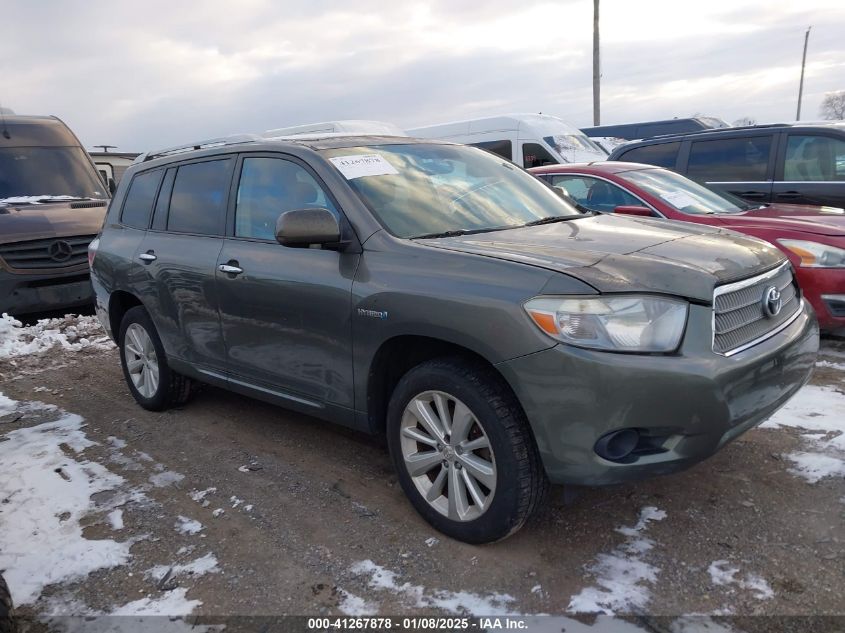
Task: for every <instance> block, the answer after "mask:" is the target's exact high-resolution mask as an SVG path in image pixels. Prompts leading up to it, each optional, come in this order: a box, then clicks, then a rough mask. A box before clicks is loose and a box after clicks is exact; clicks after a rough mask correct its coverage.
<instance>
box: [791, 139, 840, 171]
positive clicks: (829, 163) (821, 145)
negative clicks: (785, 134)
mask: <svg viewBox="0 0 845 633" xmlns="http://www.w3.org/2000/svg"><path fill="white" fill-rule="evenodd" d="M783 179H784V180H792V181H829V180H845V140H842V139H838V138H832V137H829V136H819V135H798V134H795V135H793V134H790V135H789V138H788V140H787V143H786V158H785V162H784V166H783Z"/></svg>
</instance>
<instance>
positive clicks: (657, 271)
mask: <svg viewBox="0 0 845 633" xmlns="http://www.w3.org/2000/svg"><path fill="white" fill-rule="evenodd" d="M420 243H423V244H426V245H428V246H432V247H435V248H444V249H449V250H455V251H461V252H465V253H473V254H476V255H483V256H486V257H495V258H498V259H505V260H509V261H514V262H520V263H523V264H529V265H533V266H538V267H541V268H546V269H548V270H552V271H556V272H561V273H564V274H567V275H570V276H572V277H576V278H578V279H580V280H581V281H584V282H586V283H588V284H590V285H591V286H593V287H594V288H595V289H596V290H598V291H599V292H632V291H636V292H654V293H660V294H671V295H675V296H681V297H686V298H688V299H692V300H694V301H699V302H704V303H710V302H712V300H713V289H714V287H715V286H717V285H720V284H723V283H728V282H731V281H736V280H738V279H744V278H747V277H753V276H754V275H757V274H760V273H762V272H764V271H767V270H770V269H772V268H774V267H776V266H778V265H779V264H781V263H782V262H784V261H786V258H785V257H784V256H783V254H782V253H781V252H780V251H779V250H778V249H776V248H775V247H773V246H771V245H770V244H768V243H766V242H763V241H762V240H757V239H755V238H749V237H745V236H742V235H739V234H737V233H732V232H728V231H724V230H721V229H718V228H713V227H708V226H701V225H692V224H688V223H683V222H667V221H665V220H650V219H647V218H624V217H619V216H611V215H598V216H587V217H584V218H579V219H575V220H568V221H564V222H558V223H555V224H546V225H542V226H533V227H522V228H516V229H507V230H503V231H493V232H490V233H478V234H475V235H463V236H458V237H446V238H438V239H429V240H421V241H420Z"/></svg>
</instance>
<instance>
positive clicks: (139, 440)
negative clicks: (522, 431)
mask: <svg viewBox="0 0 845 633" xmlns="http://www.w3.org/2000/svg"><path fill="white" fill-rule="evenodd" d="M823 352H824V353H823V356H822V359H821V360H822V362H821V363H820V365H819V367H818V370H817V372H816V374H815V377H814V379H813V384H814V385H817V386H822V387H824V388H823V389H820V390H817V392H813V393H817V395H818V394H821V395H818V398H819V400H818V406H819V410H818V411H809V412H808V411H807V406H808V405H807V402H808V400H807V397H805V398H804V402H803V405H802V404H801V403H799V405H798V406H797V409H796V411H795V412H794V413H795V415H800V414H801V412H802V410H803V412H804V419H805V420H811V419H813V418H818V419H819V421H820V423H819V425H818V429H816V428H814V427H815V425H813V424H809V423H808V424H806V425H802V426H805V427H806V428H804V429H802V428H799V426H796V425H795V424H794V423H792V424H789V425H787V426H783V427H780V428H759V429H755V430H753V431H751V432H749V433H748V434H746V435H745V436H743V437H741V438H740V439H739V440H738V441H736V442H734V443H733V444H731V445H729V446H728V447H727V448H726V449H724V450H723V451H722V452H721V453H719V454H717V455H716V456H715V457H713V458H712V459H710V460H709V461H707V462H705V463H703V464H700V465H698V466H697V467H695V468H693V469H691V470H689V471H687V472H685V473H682V474H679V475H674V476H671V477H666V478H662V479H656V480H651V481H646V482H641V483H637V484H631V485H624V486H618V487H613V488H605V489H588V490H578V491H573V492H575V493H577V494H574V495H573V494H570V493H569V492H566V493H565V491H564V490H563V489H560V488H556V489H553V494H552V497H551V499H550V500H549V501H548V503H547V505H546V507H545V509H544V510H543V511H542V512H541V513H540V515H539V516H537V517H536V518H535V520H533V521H532V522H531V523H530V524H529V525H527V526H526V528H524V529H523V530H522V531H521V532H519V533H518V534H516V535H515V536H513V537H511V538H509V539H507V540H506V541H504V542H501V543H498V544H495V545H489V546H483V547H475V546H469V545H464V544H462V543H458V542H454V541H451V540H449V539H447V538H445V537H442V536H441V535H440V534H438V533H436V532H435V531H434V530H433V529H431V528H430V527H429V526H428V525H427V524H426V523H424V522H423V521H422V520H421V519H420V518H419V517H418V516H417V515H416V514H415V512H414V511H413V509H412V508H411V506H410V505H409V503H408V502H407V501H406V500H405V497H404V496H403V494H402V491H401V489H400V488H399V486H398V484H397V482H396V477H395V475H394V474H393V472H392V468H391V465H390V462H389V460H388V456H387V454H386V451H385V450H384V449H383V448H382V447H381V445H380V444H379V443H378V442H377V441H375V440H373V439H371V438H368V437H365V436H361V435H358V434H355V433H352V432H349V431H346V430H343V429H340V428H336V427H333V426H330V425H327V424H324V423H321V422H320V421H317V420H315V419H312V418H309V417H306V416H302V415H297V414H292V413H290V412H287V411H284V410H282V409H278V408H274V407H272V406H269V405H266V404H263V403H260V402H256V401H253V400H250V399H247V398H245V397H241V396H238V395H234V394H231V393H227V392H224V391H221V390H218V389H213V388H206V389H204V390H203V391H202V392H201V393H200V394H199V395H198V396H197V397H196V399H195V400H193V401H192V402H191V403H189V404H188V405H187V406H185V407H184V408H182V409H179V410H174V411H169V412H167V413H150V412H147V411H144V410H142V409H141V408H140V407H138V406H137V405H136V404H135V403H134V401H133V400H132V398H131V396H130V395H129V393H128V390H127V388H126V386H125V384H124V382H123V377H122V374H121V372H120V367H119V364H118V357H117V353H116V351H115V350H114V349H100V348H98V347H97V346H92V347H86V348H83V349H81V350H76V351H61V350H58V349H54V350H52V351H48V352H42V353H39V354H29V355H26V356H17V357H14V358H6V359H0V391H2V393H3V394H5V396H6V397H7V398H10V399H12V400H14V401H17V402H16V403H13V404H11V405H9V404H7V406H6V408H5V409H3V405H2V399H0V414H3V413H4V412H5V415H0V440H2V439H3V437H4V436H3V434H7V435H6V436H5V437H6V438H8V437H16V436H14V435H12V436H9V435H8V434H9V433H12V432H16V431H19V430H24V429H29V428H33V427H36V426H37V425H44V424H48V423H50V422H54V421H56V420H60V421H61V420H64V422H63V424H65V427H63V429H64V430H62V431H61V433H65V434H66V439H64V440H61V441H60V442H58V443H57V446H59V447H60V449H61V451H62V455H59V460H60V461H61V465H59V466H58V467H56V468H52V465H51V464H52V462H49V463H48V462H44V463H45V464H47V466H45V473H46V475H45V477H46V476H48V475H49V476H53V475H50V472H49V470H50V469H52V472H53V473H54V475H55V478H54V480H51V481H50V482H49V485H48V486H47V488H46V490H48V491H52V492H51V493H50V494H51V495H52V494H54V495H55V498H52V497H51V498H47V499H42V500H41V501H42V502H43V504H45V505H46V508H47V509H46V510H43V509H42V510H43V514H44V516H46V517H48V519H49V517H50V516H51V514H50V512H51V511H50V507H52V506H54V504H55V508H56V509H54V510H53V515H55V513H56V512H57V511H58V510H57V509H58V508H63V507H64V506H63V504H64V503H65V502H66V499H65V498H63V497H66V498H67V499H69V498H71V496H70V494H69V493H67V495H66V493H64V492H63V487H62V486H63V485H65V484H68V485H71V484H72V483H73V478H74V477H78V476H80V475H79V473H82V475H81V476H82V477H85V476H86V475H85V473H87V476H88V484H89V485H90V486H94V484H93V483H91V482H95V481H99V482H101V484H102V485H98V486H95V487H94V488H91V489H90V490H89V492H91V491H92V490H93V492H92V494H91V497H90V500H89V501H90V504H89V505H88V506H87V507H83V508H82V510H81V511H80V512H78V513H76V512H74V511H73V509H72V508H71V509H69V510H66V511H64V512H62V513H60V514H59V516H58V517H57V518H56V517H55V516H54V518H53V519H50V520H54V521H57V523H56V526H53V527H50V526H48V525H47V523H49V520H47V519H38V520H37V521H35V522H34V525H35V526H36V527H33V528H32V530H33V532H32V535H33V536H32V539H33V540H32V541H31V542H29V544H27V543H23V544H22V543H20V542H11V543H10V542H8V541H5V543H4V544H3V545H2V547H0V569H2V568H3V567H4V564H5V569H4V571H3V573H4V575H6V577H7V579H8V580H9V582H10V585H12V591H13V595H16V597H17V599H18V602H20V603H23V604H22V606H21V608H20V611H21V613H23V614H30V615H41V616H43V615H44V614H49V613H53V614H77V615H81V614H89V613H119V612H126V613H129V612H132V613H165V614H171V615H186V614H187V613H190V612H191V611H192V610H193V613H195V614H208V615H233V614H236V615H237V614H240V615H280V614H310V615H318V614H319V615H323V614H365V613H370V614H373V613H381V614H393V615H396V614H409V613H443V614H459V613H469V614H476V615H495V614H503V613H521V614H561V615H571V614H573V613H575V612H581V611H595V610H596V609H597V608H600V609H602V610H604V611H606V612H613V613H617V614H651V615H666V616H678V615H682V614H716V615H718V614H737V615H836V614H845V590H843V589H845V521H843V519H845V479H843V475H845V468H842V469H841V470H837V469H839V468H841V467H842V466H843V464H845V462H843V461H842V458H843V457H845V455H843V454H842V453H840V452H837V451H838V450H839V449H838V447H839V448H841V447H842V444H841V443H838V442H837V441H836V440H837V439H838V438H837V436H838V435H839V432H837V431H836V430H835V429H834V430H831V427H830V421H831V420H834V421H835V420H836V419H837V418H838V422H839V424H840V425H845V417H838V416H839V415H840V414H841V413H842V412H843V411H845V409H843V408H841V407H842V403H843V402H845V345H843V344H840V343H836V342H831V341H827V342H825V344H824V348H823ZM805 389H811V387H807V388H805ZM838 390H841V391H838ZM808 393H809V392H808ZM799 397H800V394H799ZM813 397H814V398H815V397H816V396H813ZM32 402H42V403H46V404H52V405H56V406H57V407H58V410H56V409H53V408H51V407H45V406H43V405H40V404H31V403H32ZM814 402H815V400H809V403H810V405H809V406H810V407H812V406H815V405H814ZM27 403H30V404H27ZM802 406H803V409H801V407H802ZM837 407H840V408H839V409H837ZM63 412H67V413H72V414H77V415H78V416H81V417H82V418H84V421H78V420H77V421H75V418H72V417H71V418H70V419H68V418H67V416H66V415H65V414H64V413H63ZM62 416H65V417H64V418H63V417H62ZM825 424H826V425H827V426H825ZM68 425H69V426H68ZM74 425H75V426H74ZM42 428H43V427H42ZM21 437H24V436H21ZM39 437H44V438H46V437H47V435H46V431H45V432H44V433H42V435H41V436H39ZM83 437H84V438H85V439H86V440H87V442H88V443H87V444H86V443H84V442H83V443H82V444H81V445H80V443H81V442H82V440H81V439H80V438H83ZM60 439H61V438H60ZM9 441H11V440H8V439H7V442H2V441H0V467H1V468H2V470H3V471H5V472H7V473H8V472H9V471H8V468H9V464H6V465H2V462H3V460H4V459H6V458H7V456H6V457H4V454H3V452H2V450H3V446H4V444H5V445H6V447H7V448H8V447H10V446H12V444H8V442H9ZM21 450H27V449H26V445H25V443H22V448H21ZM45 451H47V449H45ZM44 454H46V453H44ZM802 456H805V457H802ZM806 456H809V457H806ZM41 457H44V455H43V454H42V456H41ZM45 459H46V458H45ZM802 460H803V461H802ZM57 463H58V462H57ZM74 464H76V465H80V464H81V468H82V470H81V471H79V472H77V471H75V470H74V468H75V466H74ZM819 464H821V466H820V465H819ZM837 464H838V465H837ZM48 467H49V468H48ZM102 482H105V483H102ZM23 487H25V486H23ZM12 488H13V486H12V484H8V487H7V489H6V491H5V493H6V495H7V497H6V498H4V499H3V500H2V503H3V504H4V505H2V506H0V526H2V527H3V532H4V533H5V534H8V531H7V530H8V529H9V524H8V521H9V516H10V512H12V510H10V508H14V507H16V506H15V504H16V503H17V501H16V499H18V498H23V497H16V495H17V494H19V493H20V491H17V490H12ZM20 494H23V493H20ZM27 503H28V508H29V510H26V511H27V512H29V513H30V515H29V516H30V517H32V516H35V515H36V514H37V512H38V511H39V510H38V507H39V505H38V502H37V499H35V500H34V497H33V498H29V500H28V501H27ZM23 512H24V509H22V508H20V507H19V508H18V514H15V515H14V517H15V518H16V520H17V521H21V520H23V519H21V517H24V516H27V515H25V514H22V513H23ZM4 514H5V515H6V516H5V520H6V521H7V524H6V525H3V522H4ZM38 516H41V515H38ZM74 522H76V523H77V524H76V525H75V527H74ZM42 527H43V529H44V530H45V534H47V535H48V536H49V539H47V540H46V541H45V542H44V544H42V545H36V543H40V541H39V540H38V539H39V538H40V537H39V536H38V535H36V531H38V530H40V529H42ZM80 527H81V532H79V534H78V535H77V536H76V537H74V536H72V535H68V534H69V532H68V533H66V534H65V535H64V536H62V530H66V531H70V532H72V531H73V530H74V529H77V530H79V528H80ZM27 529H29V528H27ZM50 530H54V532H50ZM50 534H52V536H50ZM7 538H10V537H8V536H7ZM27 538H29V537H27ZM61 538H67V539H70V540H67V542H65V541H61V543H64V545H62V546H61V547H58V548H57V549H56V551H51V549H50V548H51V547H53V546H52V545H50V543H53V544H56V543H59V542H60V541H59V540H57V539H61ZM74 538H75V539H76V540H75V541H74V540H73V539H74ZM103 544H107V545H109V547H112V548H113V550H114V551H113V552H112V553H111V554H109V555H104V554H103V552H102V548H100V549H96V548H95V546H97V547H100V546H103ZM110 544H114V545H110ZM3 550H5V557H4V554H3V553H2V552H3ZM33 550H39V551H33ZM39 556H40V558H38V557H39ZM76 556H78V557H79V560H83V561H84V560H89V561H95V562H94V563H93V564H92V567H96V569H93V570H92V571H90V573H87V572H85V571H79V569H78V568H74V567H73V565H72V564H68V561H67V560H65V561H64V562H63V563H62V564H59V565H56V564H55V562H54V561H53V560H52V559H53V558H57V559H62V558H68V559H74V557H76ZM33 557H34V558H33ZM51 557H52V558H51ZM74 560H75V559H74ZM10 561H11V562H10ZM97 561H99V562H97ZM16 565H19V567H16ZM28 566H29V567H28ZM30 567H31V568H32V569H33V570H38V569H41V570H43V571H40V572H39V571H31V572H27V573H26V577H24V576H23V575H24V571H25V570H27V569H30ZM65 567H68V569H69V571H68V569H65ZM48 568H49V569H58V570H59V571H61V570H63V569H65V573H59V572H56V573H55V575H54V576H49V574H48V572H47V569H48ZM16 569H17V570H18V572H17V573H16ZM40 573H44V574H48V575H47V576H45V578H46V580H45V579H42V578H40V577H39V574H40ZM50 578H54V579H55V580H56V582H50ZM15 583H18V584H19V588H18V589H17V590H16V588H15ZM122 608H123V609H124V611H121V609H122ZM755 622H757V624H755ZM761 622H764V619H756V620H754V619H752V620H751V621H750V622H749V623H746V625H744V628H741V629H737V630H748V631H750V630H757V628H758V626H759V627H763V626H764V625H763V624H761ZM714 626H715V625H714ZM558 630H560V629H558ZM651 630H656V629H654V628H652V629H651ZM666 630H669V629H668V628H667V629H666ZM672 630H676V629H672ZM677 630H680V629H677ZM695 630H711V631H716V630H734V629H715V628H714V629H695ZM759 630H765V628H760V629H759Z"/></svg>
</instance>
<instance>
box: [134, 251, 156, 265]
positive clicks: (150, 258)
mask: <svg viewBox="0 0 845 633" xmlns="http://www.w3.org/2000/svg"><path fill="white" fill-rule="evenodd" d="M138 259H140V260H141V261H142V262H144V263H145V264H149V263H150V262H154V261H155V260H157V259H158V257H156V256H155V253H153V252H152V251H147V252H146V253H141V254H140V255H138Z"/></svg>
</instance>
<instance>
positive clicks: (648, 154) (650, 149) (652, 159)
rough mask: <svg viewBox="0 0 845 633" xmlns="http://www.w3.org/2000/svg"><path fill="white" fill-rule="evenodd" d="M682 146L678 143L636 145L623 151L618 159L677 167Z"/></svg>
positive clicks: (671, 167)
mask: <svg viewBox="0 0 845 633" xmlns="http://www.w3.org/2000/svg"><path fill="white" fill-rule="evenodd" d="M680 148H681V144H680V142H678V143H658V144H656V145H645V146H643V147H635V148H633V149H629V150H628V151H627V152H623V153H622V154H621V155H620V156H619V159H618V160H624V161H627V162H629V163H645V164H646V165H657V166H658V167H665V168H666V169H675V162H676V161H677V159H678V150H679V149H680Z"/></svg>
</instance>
